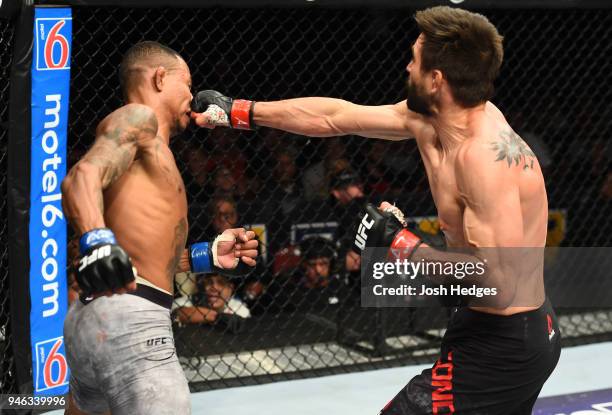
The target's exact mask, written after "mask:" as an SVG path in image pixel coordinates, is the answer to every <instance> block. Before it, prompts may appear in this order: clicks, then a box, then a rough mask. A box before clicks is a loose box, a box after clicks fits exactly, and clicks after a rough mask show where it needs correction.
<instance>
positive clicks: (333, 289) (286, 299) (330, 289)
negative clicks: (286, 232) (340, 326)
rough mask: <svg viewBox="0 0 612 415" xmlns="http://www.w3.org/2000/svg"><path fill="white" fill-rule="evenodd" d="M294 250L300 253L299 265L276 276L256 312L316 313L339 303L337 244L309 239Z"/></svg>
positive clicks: (296, 253) (259, 302) (316, 238)
mask: <svg viewBox="0 0 612 415" xmlns="http://www.w3.org/2000/svg"><path fill="white" fill-rule="evenodd" d="M293 252H294V254H295V255H299V261H298V264H299V265H298V267H297V268H295V269H292V270H288V271H287V272H286V273H285V274H281V275H278V276H276V277H275V278H274V280H273V281H272V283H270V284H269V285H268V286H267V287H266V289H265V291H264V294H263V295H262V296H261V298H260V300H259V301H258V302H257V304H256V307H257V311H258V312H261V311H263V310H266V311H267V312H270V311H296V310H303V311H309V312H313V311H317V310H319V311H324V310H326V309H329V307H335V306H337V304H338V303H339V290H340V277H339V275H338V273H337V252H336V248H335V246H334V243H333V242H331V241H329V240H327V239H325V238H320V237H313V238H308V239H305V240H304V241H302V242H301V243H300V245H299V248H297V249H294V250H293Z"/></svg>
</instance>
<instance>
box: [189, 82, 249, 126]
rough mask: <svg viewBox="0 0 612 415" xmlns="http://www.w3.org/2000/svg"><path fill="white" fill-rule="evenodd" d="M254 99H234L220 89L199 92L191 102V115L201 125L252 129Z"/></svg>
mask: <svg viewBox="0 0 612 415" xmlns="http://www.w3.org/2000/svg"><path fill="white" fill-rule="evenodd" d="M253 105H255V102H254V101H249V100H245V99H233V98H230V97H226V96H225V95H223V94H221V93H220V92H218V91H213V90H206V91H200V92H198V93H197V94H196V95H195V97H194V98H193V101H192V102H191V109H192V110H193V111H192V113H191V117H192V118H193V119H194V121H195V123H196V124H197V125H198V126H200V127H205V128H214V127H216V126H220V127H231V128H237V129H240V130H252V129H253V128H254V127H255V124H254V123H253V111H252V110H253Z"/></svg>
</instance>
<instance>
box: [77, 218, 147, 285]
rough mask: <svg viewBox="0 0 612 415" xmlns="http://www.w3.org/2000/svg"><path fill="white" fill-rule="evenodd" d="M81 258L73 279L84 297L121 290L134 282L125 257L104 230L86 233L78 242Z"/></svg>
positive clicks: (133, 270)
mask: <svg viewBox="0 0 612 415" xmlns="http://www.w3.org/2000/svg"><path fill="white" fill-rule="evenodd" d="M79 250H80V252H81V259H80V260H79V268H78V269H77V271H76V280H77V282H78V284H79V287H80V289H81V291H82V295H83V296H84V297H90V296H92V295H94V294H101V293H104V292H105V291H113V290H117V289H119V288H123V287H124V286H125V285H127V284H128V283H130V282H132V281H134V279H135V269H134V268H133V266H132V261H131V260H130V257H129V256H128V254H127V253H126V252H125V251H124V250H123V248H121V247H120V246H119V245H117V240H116V239H115V235H114V234H113V232H112V231H111V230H110V229H108V228H101V229H94V230H92V231H89V232H86V233H84V234H83V236H81V239H80V240H79Z"/></svg>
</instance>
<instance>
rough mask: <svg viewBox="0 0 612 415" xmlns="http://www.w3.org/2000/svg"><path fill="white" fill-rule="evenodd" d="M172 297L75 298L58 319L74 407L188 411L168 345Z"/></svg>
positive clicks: (146, 293)
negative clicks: (68, 369) (63, 314)
mask: <svg viewBox="0 0 612 415" xmlns="http://www.w3.org/2000/svg"><path fill="white" fill-rule="evenodd" d="M171 305H172V296H170V295H169V294H167V293H165V292H162V291H159V290H156V289H155V288H152V287H148V286H146V285H140V284H139V285H138V290H137V291H136V293H135V294H123V295H113V296H112V297H99V298H97V299H95V300H92V301H90V302H87V301H85V300H80V301H75V302H74V303H73V304H72V305H71V306H70V309H69V310H68V315H67V316H66V320H65V322H64V339H65V342H66V354H67V358H68V365H69V367H70V372H71V373H70V393H71V395H72V398H73V400H74V402H75V403H76V405H77V406H78V408H79V409H81V410H82V411H84V412H87V413H91V414H97V413H103V412H107V411H109V410H110V411H111V412H112V413H113V415H123V414H126V415H127V414H130V415H139V414H143V415H144V414H147V415H162V414H169V415H170V414H172V415H178V414H190V413H191V404H190V395H189V388H188V386H187V380H186V379H185V375H184V373H183V370H182V368H181V365H180V364H179V361H178V358H177V356H176V349H175V347H174V337H173V335H172V324H171V320H170V307H171Z"/></svg>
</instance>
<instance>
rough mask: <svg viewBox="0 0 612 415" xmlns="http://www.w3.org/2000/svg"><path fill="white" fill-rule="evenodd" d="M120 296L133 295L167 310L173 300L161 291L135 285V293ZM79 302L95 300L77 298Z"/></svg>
mask: <svg viewBox="0 0 612 415" xmlns="http://www.w3.org/2000/svg"><path fill="white" fill-rule="evenodd" d="M120 295H135V296H136V297H140V298H144V299H145V300H149V301H151V302H152V303H154V304H157V305H158V306H160V307H164V308H167V309H168V310H171V309H172V302H173V301H174V298H173V297H172V296H171V295H170V294H167V293H165V292H163V291H160V290H157V289H155V288H153V287H150V286H148V285H142V284H136V291H131V292H129V293H127V294H120ZM79 300H80V301H81V303H83V304H84V305H87V304H89V303H91V302H92V301H94V300H95V298H85V297H83V296H81V297H79Z"/></svg>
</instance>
